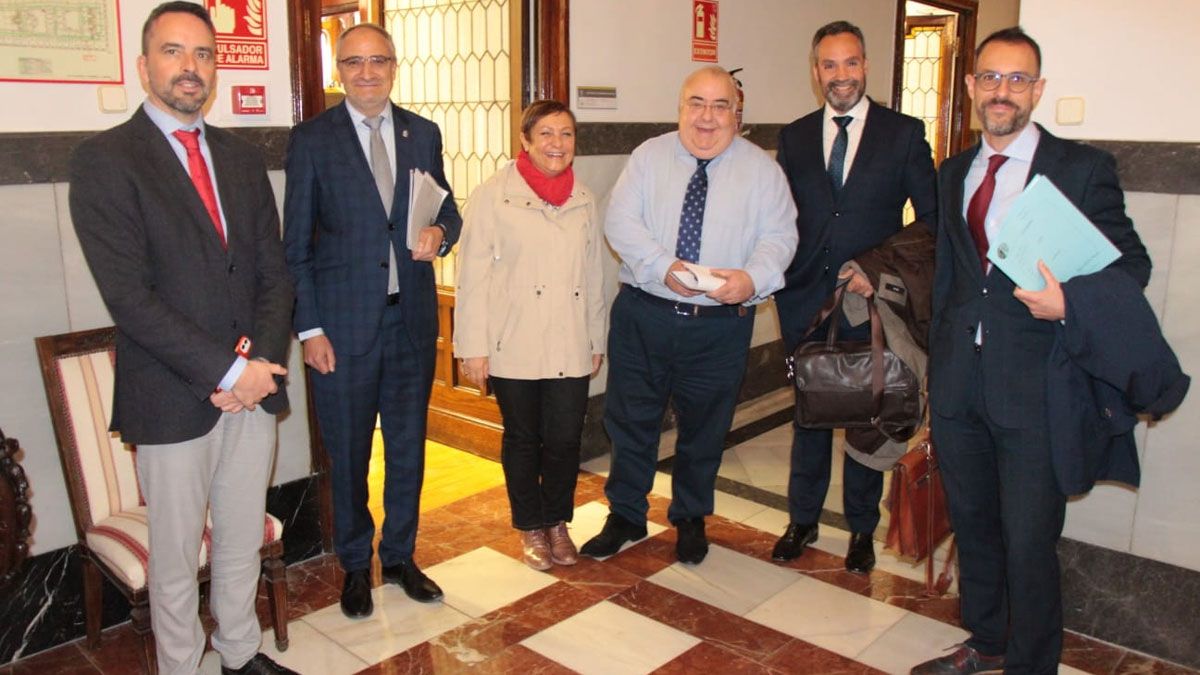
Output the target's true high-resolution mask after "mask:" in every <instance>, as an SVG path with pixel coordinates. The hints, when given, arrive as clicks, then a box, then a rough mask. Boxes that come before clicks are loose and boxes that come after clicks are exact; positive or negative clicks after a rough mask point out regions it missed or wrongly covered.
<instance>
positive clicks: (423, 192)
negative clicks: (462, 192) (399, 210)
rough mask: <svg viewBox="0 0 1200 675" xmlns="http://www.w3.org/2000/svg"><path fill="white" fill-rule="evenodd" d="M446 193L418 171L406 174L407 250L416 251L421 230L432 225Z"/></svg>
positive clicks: (430, 177) (428, 176)
mask: <svg viewBox="0 0 1200 675" xmlns="http://www.w3.org/2000/svg"><path fill="white" fill-rule="evenodd" d="M448 194H450V193H449V192H448V191H446V190H444V189H442V186H441V185H438V184H437V181H436V180H434V179H433V176H430V175H429V174H427V173H425V172H424V171H422V170H420V169H413V170H411V171H409V172H408V249H409V250H410V251H415V250H417V242H418V241H420V239H421V230H422V229H423V228H426V227H429V226H430V225H432V224H433V221H434V219H436V218H437V215H438V212H439V211H441V210H442V202H444V201H446V195H448Z"/></svg>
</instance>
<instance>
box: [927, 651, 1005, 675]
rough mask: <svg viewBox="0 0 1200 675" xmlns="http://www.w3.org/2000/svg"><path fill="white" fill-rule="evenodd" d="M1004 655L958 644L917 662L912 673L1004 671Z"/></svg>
mask: <svg viewBox="0 0 1200 675" xmlns="http://www.w3.org/2000/svg"><path fill="white" fill-rule="evenodd" d="M1003 670H1004V655H1003V654H1000V655H998V656H984V655H983V654H980V653H979V652H978V651H977V650H976V649H975V648H974V647H968V646H967V645H965V644H963V645H958V649H956V650H954V651H953V652H951V653H949V654H947V655H945V656H942V657H939V658H936V659H930V660H929V661H926V662H925V663H920V664H917V665H916V666H914V667H913V669H912V670H910V671H909V673H910V675H971V673H991V672H1002V671H1003Z"/></svg>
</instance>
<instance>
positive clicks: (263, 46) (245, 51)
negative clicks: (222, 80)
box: [204, 0, 267, 70]
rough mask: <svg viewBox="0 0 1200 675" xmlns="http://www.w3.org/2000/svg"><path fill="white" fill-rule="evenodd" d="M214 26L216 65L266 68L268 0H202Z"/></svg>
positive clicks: (239, 67)
mask: <svg viewBox="0 0 1200 675" xmlns="http://www.w3.org/2000/svg"><path fill="white" fill-rule="evenodd" d="M204 6H205V8H207V9H208V14H209V16H211V17H212V20H213V27H215V28H216V29H217V67H218V68H223V69H226V70H266V69H267V0H204Z"/></svg>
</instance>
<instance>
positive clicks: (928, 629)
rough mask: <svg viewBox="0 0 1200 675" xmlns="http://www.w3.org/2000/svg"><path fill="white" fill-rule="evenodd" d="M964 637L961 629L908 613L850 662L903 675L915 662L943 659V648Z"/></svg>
mask: <svg viewBox="0 0 1200 675" xmlns="http://www.w3.org/2000/svg"><path fill="white" fill-rule="evenodd" d="M968 637H970V634H968V633H967V631H965V630H963V629H961V628H958V627H956V626H951V625H950V624H948V623H942V622H941V621H936V620H934V619H930V618H927V617H924V616H921V615H920V614H913V613H908V614H907V615H906V616H905V617H904V618H902V619H900V620H899V621H897V622H896V625H894V626H892V627H891V628H889V629H888V630H887V632H885V633H884V634H883V635H880V636H879V639H878V640H876V641H874V642H872V643H871V644H870V646H868V647H867V648H866V649H864V650H863V651H862V653H860V654H858V655H857V656H855V657H854V660H856V661H859V662H861V663H865V664H867V665H869V666H873V667H875V668H878V669H879V670H882V671H884V672H886V673H907V672H908V671H909V670H911V669H912V667H913V666H915V665H917V664H918V663H923V662H925V661H928V660H929V659H933V658H937V657H939V656H943V655H944V654H946V653H947V648H949V647H953V646H954V645H957V644H959V643H961V642H964V641H965V640H966V639H967V638H968Z"/></svg>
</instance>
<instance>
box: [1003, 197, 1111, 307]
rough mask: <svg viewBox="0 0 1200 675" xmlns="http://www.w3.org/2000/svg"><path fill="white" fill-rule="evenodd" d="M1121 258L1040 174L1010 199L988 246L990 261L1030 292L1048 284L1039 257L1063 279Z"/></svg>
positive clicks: (1107, 241) (1094, 269)
mask: <svg viewBox="0 0 1200 675" xmlns="http://www.w3.org/2000/svg"><path fill="white" fill-rule="evenodd" d="M1119 257H1121V252H1120V251H1118V250H1117V247H1116V246H1113V243H1112V242H1111V241H1109V240H1108V237H1105V236H1104V235H1103V234H1102V233H1101V232H1100V230H1098V229H1096V226H1095V225H1093V224H1092V221H1090V220H1088V219H1087V216H1085V215H1083V212H1081V211H1080V210H1079V209H1078V208H1076V206H1075V205H1074V204H1072V203H1071V200H1069V199H1067V197H1066V196H1065V195H1064V194H1063V193H1062V192H1061V191H1060V190H1059V189H1058V188H1057V187H1056V186H1055V185H1054V183H1053V182H1051V181H1050V179H1049V178H1046V177H1045V176H1042V175H1037V176H1034V178H1033V180H1031V181H1029V185H1027V186H1025V191H1024V192H1022V193H1021V194H1020V196H1018V197H1017V198H1016V200H1014V201H1013V205H1012V208H1011V209H1009V211H1008V216H1006V217H1005V219H1004V222H1003V223H1001V224H1000V232H999V234H997V236H996V237H995V238H994V239H993V240H992V241H991V246H990V248H988V260H990V261H992V264H993V265H995V266H996V267H998V268H1000V271H1001V272H1004V273H1005V274H1006V275H1008V278H1009V279H1012V280H1013V283H1015V284H1016V285H1018V286H1020V287H1021V288H1024V289H1026V290H1030V291H1040V290H1042V289H1043V288H1045V287H1046V281H1045V279H1043V278H1042V273H1041V272H1039V271H1038V267H1037V262H1038V260H1042V261H1043V262H1045V263H1046V266H1047V267H1049V268H1050V272H1051V273H1052V274H1054V278H1056V279H1058V280H1059V281H1066V280H1067V279H1070V278H1071V277H1076V276H1079V275H1082V274H1091V273H1093V272H1099V271H1100V270H1102V269H1104V268H1105V267H1108V265H1110V264H1111V263H1112V262H1113V261H1114V260H1116V259H1117V258H1119Z"/></svg>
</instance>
